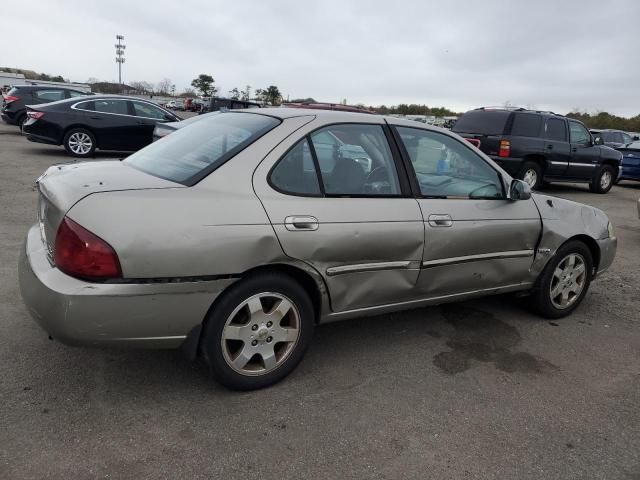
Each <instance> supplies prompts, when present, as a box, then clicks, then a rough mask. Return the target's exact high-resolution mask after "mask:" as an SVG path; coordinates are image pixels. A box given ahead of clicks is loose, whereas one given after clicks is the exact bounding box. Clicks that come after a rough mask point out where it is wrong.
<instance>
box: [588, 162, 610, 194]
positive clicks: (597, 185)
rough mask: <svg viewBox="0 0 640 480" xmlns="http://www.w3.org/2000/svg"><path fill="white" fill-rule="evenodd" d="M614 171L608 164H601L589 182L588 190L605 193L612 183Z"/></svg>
mask: <svg viewBox="0 0 640 480" xmlns="http://www.w3.org/2000/svg"><path fill="white" fill-rule="evenodd" d="M614 180H615V179H614V171H613V168H612V167H611V166H610V165H603V166H602V167H601V168H600V171H599V172H598V174H597V175H596V176H595V178H594V179H593V180H591V183H590V184H589V190H591V191H592V192H593V193H607V192H608V191H609V190H611V187H612V186H613V183H614Z"/></svg>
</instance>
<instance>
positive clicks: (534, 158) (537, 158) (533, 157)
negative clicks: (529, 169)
mask: <svg viewBox="0 0 640 480" xmlns="http://www.w3.org/2000/svg"><path fill="white" fill-rule="evenodd" d="M526 162H534V163H537V164H538V165H539V166H540V169H541V170H542V173H543V174H544V171H545V170H546V169H547V159H546V157H545V156H544V155H542V154H540V153H529V154H527V155H525V156H524V157H522V164H523V165H524V164H525V163H526Z"/></svg>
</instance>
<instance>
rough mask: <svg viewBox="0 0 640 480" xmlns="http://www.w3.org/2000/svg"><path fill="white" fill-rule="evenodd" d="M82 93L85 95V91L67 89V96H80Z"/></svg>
mask: <svg viewBox="0 0 640 480" xmlns="http://www.w3.org/2000/svg"><path fill="white" fill-rule="evenodd" d="M83 95H86V93H85V92H77V91H76V90H69V97H71V98H74V97H82V96H83Z"/></svg>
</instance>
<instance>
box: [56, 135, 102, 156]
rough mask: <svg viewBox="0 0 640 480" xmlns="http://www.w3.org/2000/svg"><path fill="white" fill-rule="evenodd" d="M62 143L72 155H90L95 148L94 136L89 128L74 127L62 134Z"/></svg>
mask: <svg viewBox="0 0 640 480" xmlns="http://www.w3.org/2000/svg"><path fill="white" fill-rule="evenodd" d="M63 145H64V148H65V150H66V151H67V152H68V153H70V154H71V155H73V156H74V157H79V158H86V157H91V156H92V155H93V152H95V150H96V137H95V136H94V135H93V133H91V132H90V131H89V130H86V129H84V128H74V129H72V130H69V131H68V132H67V134H66V135H65V136H64V141H63Z"/></svg>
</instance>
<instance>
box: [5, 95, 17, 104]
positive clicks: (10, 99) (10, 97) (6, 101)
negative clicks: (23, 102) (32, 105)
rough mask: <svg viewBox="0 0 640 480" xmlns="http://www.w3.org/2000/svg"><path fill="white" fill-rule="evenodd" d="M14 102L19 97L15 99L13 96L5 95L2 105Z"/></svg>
mask: <svg viewBox="0 0 640 480" xmlns="http://www.w3.org/2000/svg"><path fill="white" fill-rule="evenodd" d="M16 100H20V97H16V96H15V95H7V96H6V97H4V103H11V102H15V101H16Z"/></svg>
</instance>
